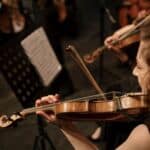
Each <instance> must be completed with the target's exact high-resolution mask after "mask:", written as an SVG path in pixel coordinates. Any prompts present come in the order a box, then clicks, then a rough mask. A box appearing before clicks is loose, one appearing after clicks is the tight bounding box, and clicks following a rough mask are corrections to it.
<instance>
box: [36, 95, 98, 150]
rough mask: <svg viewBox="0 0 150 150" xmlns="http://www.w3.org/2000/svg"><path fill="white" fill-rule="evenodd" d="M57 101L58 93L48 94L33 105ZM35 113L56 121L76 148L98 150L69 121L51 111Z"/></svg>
mask: <svg viewBox="0 0 150 150" xmlns="http://www.w3.org/2000/svg"><path fill="white" fill-rule="evenodd" d="M58 101H59V97H58V95H55V96H54V95H49V96H45V97H42V98H41V99H38V100H36V104H35V105H36V107H38V106H41V105H46V104H50V103H55V102H58ZM37 114H39V115H41V116H43V117H44V118H45V119H46V120H47V121H48V122H54V121H56V124H57V125H58V126H59V127H60V129H61V131H62V132H63V134H64V135H65V136H66V138H67V139H68V141H69V142H70V143H71V144H72V146H73V147H74V148H75V149H76V150H98V148H97V147H96V146H95V145H94V144H93V143H91V142H90V141H89V140H88V139H87V138H86V137H85V136H84V135H83V134H82V133H81V132H80V131H79V130H78V129H77V127H76V126H75V125H74V124H73V123H72V122H71V121H67V120H60V119H57V118H56V117H55V115H54V112H52V111H50V112H45V111H37Z"/></svg>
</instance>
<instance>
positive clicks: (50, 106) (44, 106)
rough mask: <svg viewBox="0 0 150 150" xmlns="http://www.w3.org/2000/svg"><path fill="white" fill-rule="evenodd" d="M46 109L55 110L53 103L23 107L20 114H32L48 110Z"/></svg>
mask: <svg viewBox="0 0 150 150" xmlns="http://www.w3.org/2000/svg"><path fill="white" fill-rule="evenodd" d="M48 110H50V111H55V107H54V105H43V106H39V107H31V108H26V109H23V110H22V111H21V112H20V114H21V115H22V116H26V115H29V114H33V113H35V112H36V111H48Z"/></svg>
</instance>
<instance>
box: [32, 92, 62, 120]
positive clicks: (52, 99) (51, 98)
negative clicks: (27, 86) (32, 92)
mask: <svg viewBox="0 0 150 150" xmlns="http://www.w3.org/2000/svg"><path fill="white" fill-rule="evenodd" d="M58 101H59V95H58V94H55V95H48V96H44V97H41V98H40V99H37V100H36V102H35V106H36V107H39V106H42V105H47V104H53V103H56V102H58ZM36 114H38V115H41V116H43V117H44V118H45V119H46V120H47V121H48V122H54V121H56V116H55V113H54V112H53V111H52V110H50V111H37V112H36Z"/></svg>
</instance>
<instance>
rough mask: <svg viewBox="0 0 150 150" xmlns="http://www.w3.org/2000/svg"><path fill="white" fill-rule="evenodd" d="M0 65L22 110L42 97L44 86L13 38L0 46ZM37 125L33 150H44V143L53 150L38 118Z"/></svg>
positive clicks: (0, 69) (18, 43) (18, 42)
mask: <svg viewBox="0 0 150 150" xmlns="http://www.w3.org/2000/svg"><path fill="white" fill-rule="evenodd" d="M19 38H20V37H19ZM0 64H1V68H0V71H1V72H2V74H3V76H4V77H5V79H6V81H7V82H8V84H9V85H10V87H11V89H12V91H13V92H14V94H15V95H16V97H17V98H18V100H19V101H20V103H21V104H22V106H23V107H24V108H26V107H31V106H33V105H34V100H35V99H36V98H37V97H39V96H42V92H43V91H44V86H43V84H42V82H41V79H40V77H39V76H38V74H37V72H36V70H35V68H34V67H33V65H32V64H31V63H30V60H29V59H28V57H27V56H26V54H25V53H24V50H23V48H22V47H21V45H20V41H18V39H15V38H14V39H12V40H10V41H9V42H7V43H6V44H3V45H2V46H1V55H0ZM37 125H38V132H39V135H38V136H36V138H35V142H34V150H37V149H38V150H45V145H44V141H47V142H48V144H49V145H50V147H51V148H52V149H54V146H53V144H52V142H51V141H50V140H49V138H48V135H47V134H46V132H45V131H44V127H43V121H42V120H41V119H40V118H39V117H37ZM38 142H40V143H39V144H38ZM39 145H40V147H38V146H39Z"/></svg>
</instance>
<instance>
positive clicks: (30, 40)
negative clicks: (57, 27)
mask: <svg viewBox="0 0 150 150" xmlns="http://www.w3.org/2000/svg"><path fill="white" fill-rule="evenodd" d="M21 45H22V46H23V48H24V50H25V53H26V55H27V56H28V57H29V59H30V61H31V63H32V64H33V66H34V67H35V68H36V70H37V72H38V73H39V75H40V77H41V79H42V81H43V84H44V85H45V86H48V85H49V84H50V83H51V82H52V81H53V80H54V78H55V77H56V76H57V75H58V73H59V72H60V71H61V69H62V66H61V64H60V63H59V61H58V59H57V57H56V55H55V53H54V50H53V48H52V46H51V44H50V42H49V41H48V38H47V36H46V33H45V31H44V29H43V28H42V27H40V28H38V29H37V30H35V31H34V32H33V33H31V34H30V35H29V36H27V37H26V38H25V39H24V40H23V41H21Z"/></svg>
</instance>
